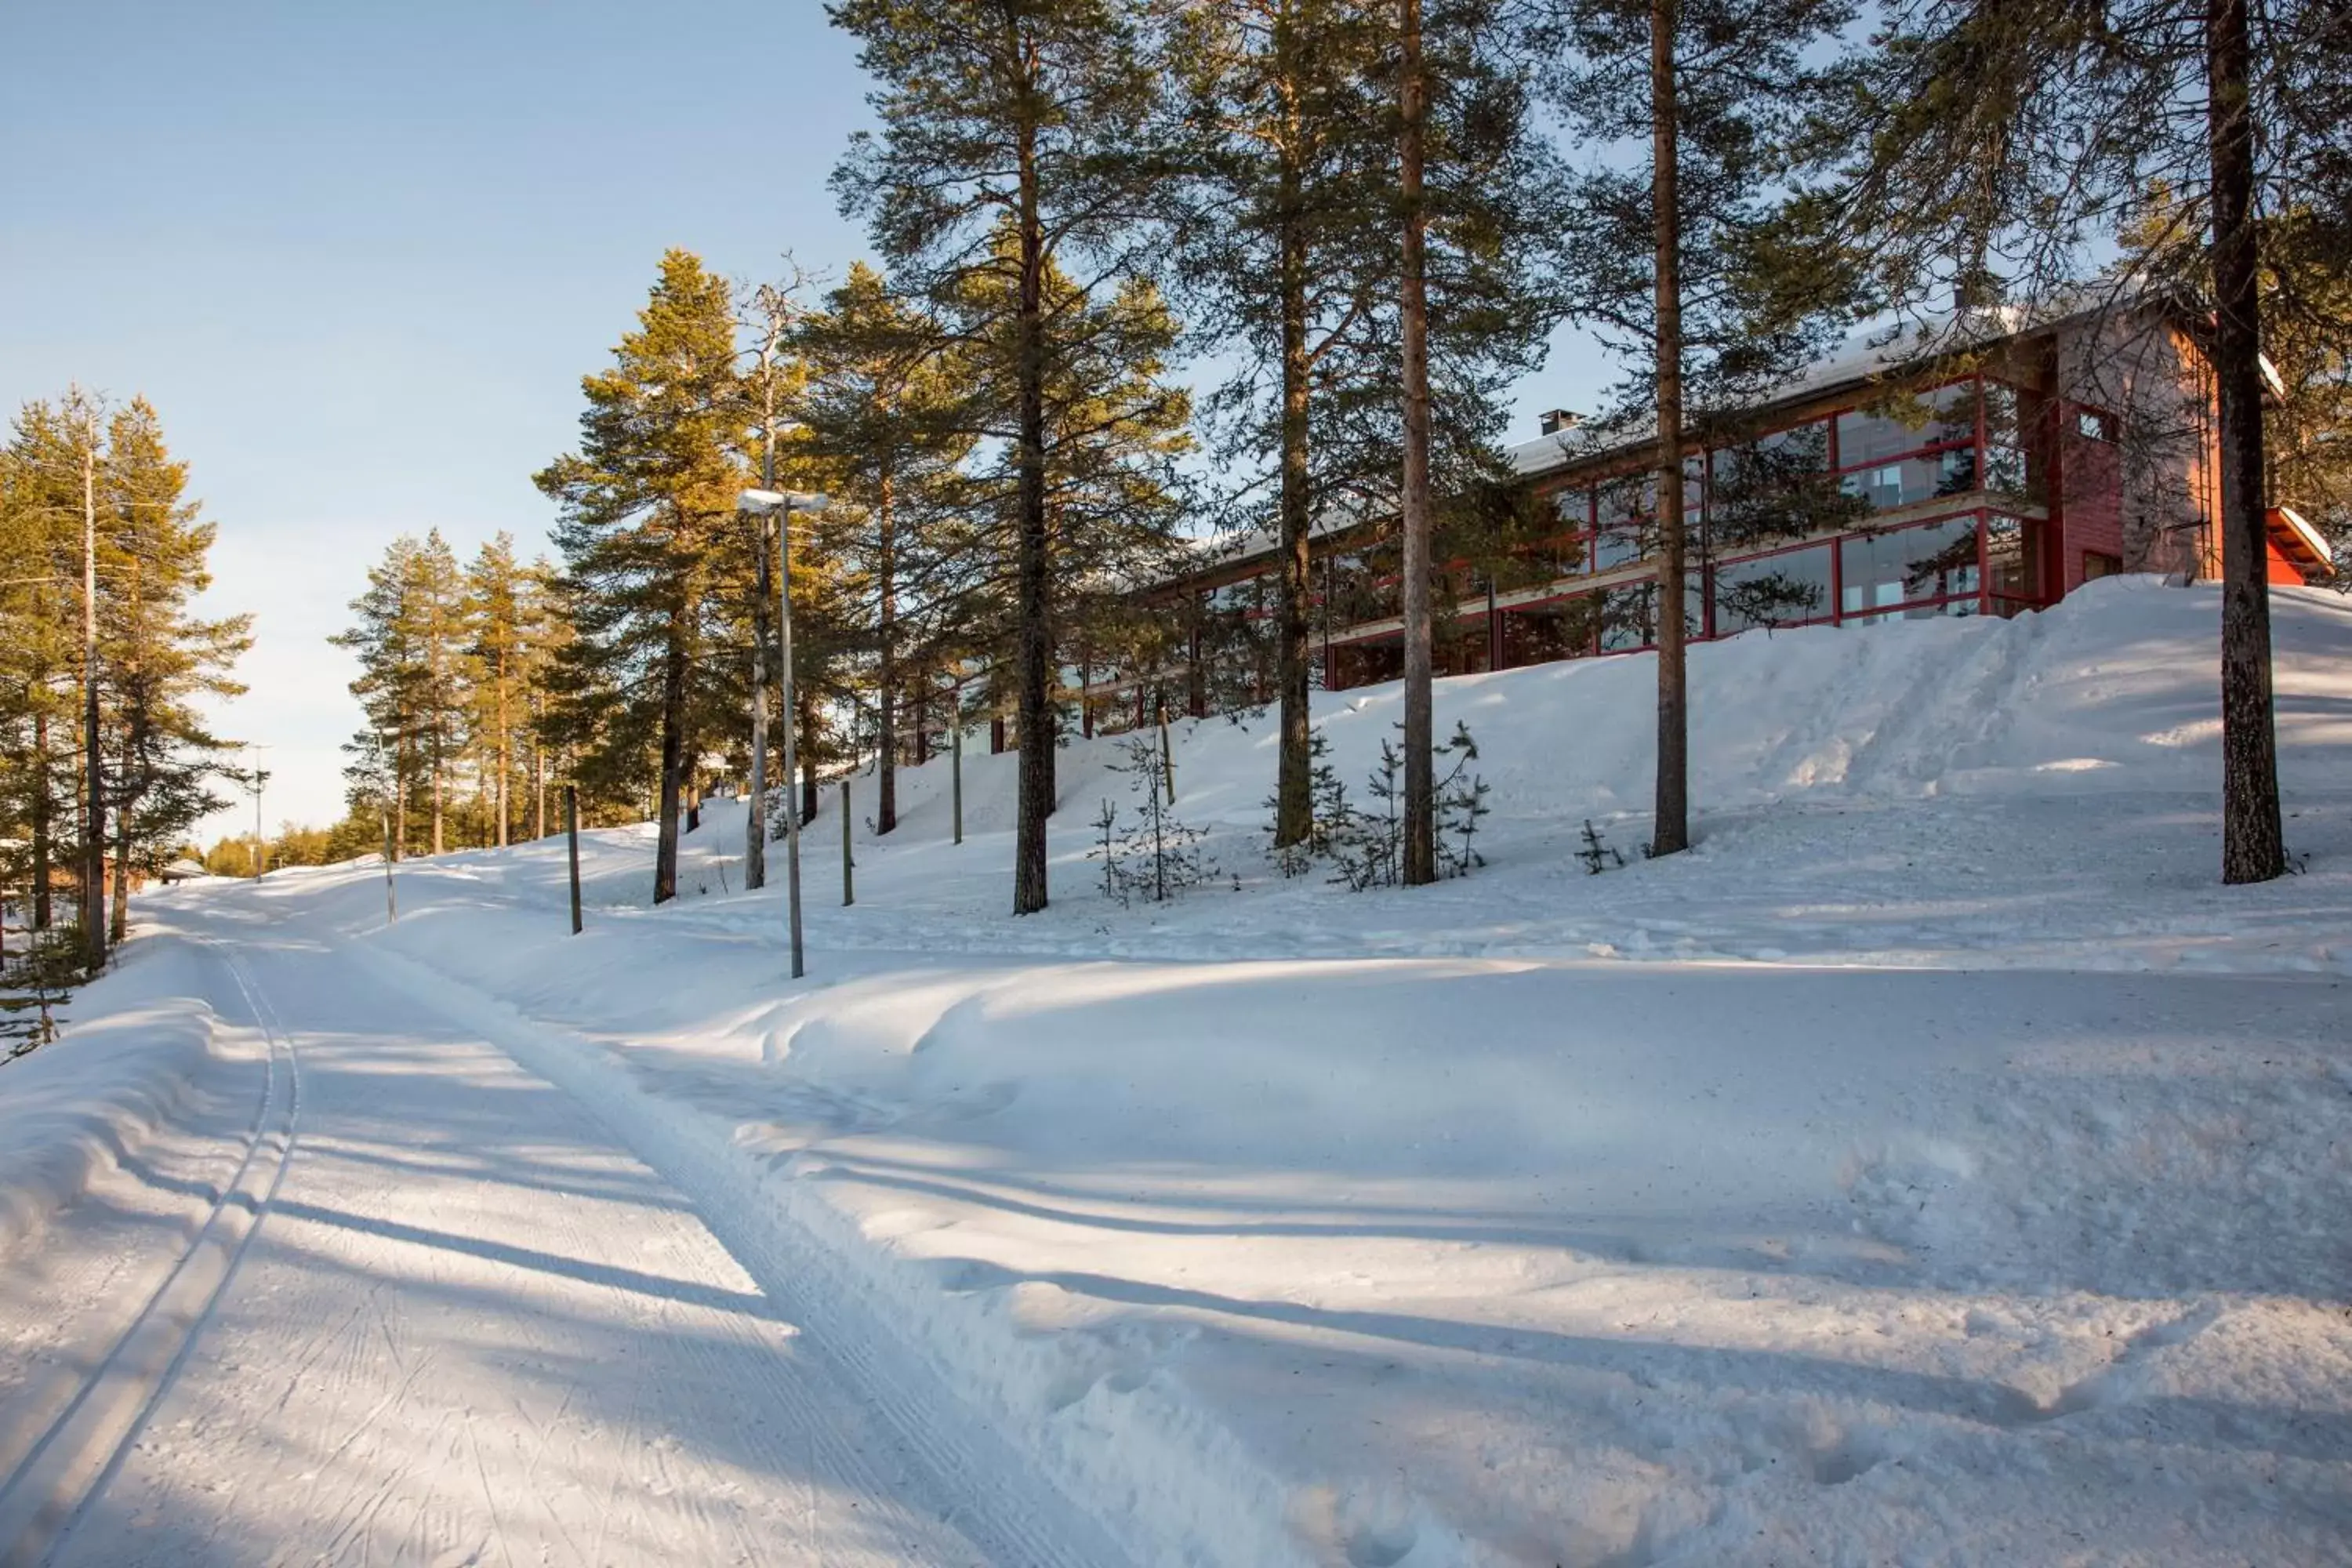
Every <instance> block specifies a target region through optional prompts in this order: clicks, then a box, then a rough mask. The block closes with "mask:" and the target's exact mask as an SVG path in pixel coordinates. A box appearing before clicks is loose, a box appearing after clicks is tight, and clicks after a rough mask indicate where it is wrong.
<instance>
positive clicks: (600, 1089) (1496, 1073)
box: [375, 874, 2352, 1565]
mask: <svg viewBox="0 0 2352 1568" xmlns="http://www.w3.org/2000/svg"><path fill="white" fill-rule="evenodd" d="M467 887H468V884H467V880H465V879H459V880H457V881H455V882H453V883H452V884H450V885H449V888H448V889H447V890H448V893H449V900H448V901H447V902H446V903H445V902H444V900H443V899H442V898H441V897H440V896H438V892H437V890H436V887H435V884H434V883H433V882H432V881H431V880H430V879H427V878H426V877H425V876H424V875H422V874H420V876H419V878H418V882H417V889H418V890H417V894H416V898H415V906H416V909H417V911H418V912H417V913H416V914H415V916H414V917H404V920H403V921H402V923H401V925H400V927H399V928H397V929H396V930H394V931H390V932H384V933H381V934H380V935H379V936H378V937H377V938H376V939H375V944H380V945H383V946H387V947H390V948H393V949H396V950H397V951H398V952H402V953H404V954H405V955H407V957H408V958H409V959H410V960H412V961H421V962H423V963H427V964H429V965H431V967H432V968H433V970H435V971H436V972H437V973H441V974H444V975H454V976H457V977H458V978H460V979H462V980H463V981H465V982H466V983H467V984H469V985H472V986H475V987H478V988H479V989H480V990H481V991H482V992H483V993H485V994H491V995H495V996H497V997H499V998H500V1001H499V1004H498V1005H497V1014H496V1016H492V1015H489V1014H487V1013H480V1012H473V1013H469V1014H468V1015H467V1016H474V1017H477V1018H478V1019H480V1021H481V1022H482V1024H483V1026H484V1027H485V1028H486V1031H488V1035H489V1037H491V1038H496V1039H499V1040H501V1041H502V1042H507V1043H510V1044H513V1045H514V1046H515V1047H517V1049H518V1051H519V1054H521V1055H522V1056H523V1058H524V1059H525V1060H526V1061H527V1062H530V1063H531V1064H532V1065H534V1066H536V1067H539V1068H540V1069H541V1070H542V1071H548V1072H551V1074H554V1075H557V1076H558V1077H559V1080H560V1081H567V1082H580V1083H583V1085H584V1089H583V1091H584V1092H587V1093H589V1094H590V1095H591V1096H592V1097H593V1102H594V1103H596V1104H598V1105H599V1107H600V1109H602V1110H604V1111H605V1113H606V1114H607V1115H608V1116H610V1117H611V1118H612V1119H613V1120H614V1123H615V1125H618V1126H623V1127H632V1126H634V1127H635V1128H637V1129H639V1130H640V1131H639V1132H638V1133H637V1134H635V1135H637V1136H641V1137H649V1138H651V1139H652V1140H654V1143H655V1146H656V1148H658V1149H660V1150H662V1151H664V1152H666V1153H667V1157H669V1158H677V1157H680V1156H681V1152H693V1151H699V1153H698V1154H697V1155H695V1156H694V1157H696V1158H698V1159H700V1160H702V1161H704V1162H705V1163H707V1164H709V1163H714V1162H724V1163H726V1165H727V1170H728V1171H729V1172H730V1174H727V1175H726V1176H725V1177H724V1184H725V1186H726V1190H728V1191H729V1192H730V1193H731V1194H733V1195H732V1196H731V1197H730V1199H729V1204H730V1210H731V1212H732V1214H733V1215H735V1217H736V1223H739V1224H749V1225H756V1223H757V1220H756V1216H757V1215H758V1213H759V1212H760V1211H761V1209H763V1208H764V1209H765V1210H766V1211H768V1212H769V1213H770V1214H772V1215H774V1216H776V1217H777V1219H778V1220H779V1221H780V1222H781V1223H782V1225H783V1226H785V1229H786V1234H787V1235H788V1236H790V1237H797V1238H800V1239H799V1240H797V1241H794V1242H793V1243H791V1244H790V1245H792V1246H793V1247H801V1248H803V1253H794V1254H791V1255H790V1256H791V1257H792V1258H793V1259H794V1261H793V1262H792V1263H791V1264H790V1267H792V1268H797V1269H800V1270H801V1271H803V1273H806V1274H808V1275H809V1276H810V1277H811V1278H812V1279H821V1280H822V1281H823V1286H822V1288H821V1289H818V1290H817V1296H818V1299H819V1300H823V1299H824V1297H825V1296H826V1295H828V1294H837V1293H844V1292H845V1293H847V1295H848V1296H849V1297H850V1299H853V1300H860V1301H863V1302H865V1303H866V1304H867V1305H868V1307H869V1309H870V1310H872V1311H873V1312H874V1313H875V1314H876V1315H877V1316H878V1317H879V1318H880V1319H881V1320H882V1321H885V1322H887V1323H888V1324H890V1325H891V1331H892V1332H893V1333H894V1334H896V1335H898V1336H899V1337H900V1338H901V1339H902V1340H903V1342H905V1343H906V1345H907V1346H908V1347H909V1348H910V1349H911V1350H912V1351H913V1352H915V1353H918V1354H919V1355H922V1356H924V1357H926V1358H927V1359H928V1360H929V1362H930V1363H931V1364H932V1365H933V1366H934V1367H936V1368H937V1369H938V1370H939V1371H940V1373H941V1375H942V1376H944V1377H945V1378H946V1379H947V1380H948V1382H949V1383H950V1385H951V1386H953V1387H954V1388H956V1389H957V1390H958V1391H959V1392H960V1393H961V1394H962V1396H963V1397H964V1398H965V1399H966V1400H968V1401H969V1402H970V1403H971V1405H972V1406H973V1407H974V1408H976V1409H977V1410H978V1411H980V1412H981V1413H982V1415H983V1416H984V1417H985V1418H986V1420H987V1421H988V1422H989V1423H990V1424H991V1425H992V1426H993V1427H994V1428H995V1429H996V1430H997V1431H998V1432H1000V1433H1002V1434H1003V1436H1004V1437H1005V1439H1006V1440H1007V1441H1009V1442H1011V1443H1013V1445H1014V1446H1015V1447H1018V1448H1020V1449H1021V1450H1023V1451H1024V1452H1025V1453H1026V1454H1027V1455H1028V1456H1029V1458H1031V1459H1032V1460H1033V1461H1034V1462H1035V1463H1036V1464H1038V1465H1040V1466H1041V1467H1042V1468H1045V1470H1046V1472H1047V1473H1049V1474H1051V1475H1053V1476H1054V1477H1055V1479H1057V1480H1058V1481H1059V1482H1060V1484H1061V1485H1062V1486H1063V1487H1064V1489H1066V1490H1067V1491H1068V1492H1069V1493H1070V1495H1072V1496H1073V1497H1076V1498H1079V1499H1082V1500H1087V1501H1088V1502H1090V1503H1091V1505H1092V1506H1093V1507H1095V1508H1096V1509H1097V1510H1098V1511H1099V1512H1100V1513H1101V1514H1102V1516H1103V1517H1104V1518H1105V1520H1106V1521H1107V1522H1108V1523H1109V1524H1110V1525H1111V1527H1112V1528H1113V1529H1114V1530H1115V1531H1116V1532H1117V1533H1118V1535H1119V1537H1120V1538H1121V1539H1122V1540H1123V1541H1125V1542H1129V1545H1130V1548H1131V1550H1132V1551H1133V1552H1134V1554H1135V1556H1136V1557H1137V1558H1138V1559H1139V1560H1140V1561H1147V1562H1195V1563H1251V1564H1260V1563H1284V1562H1301V1563H1367V1562H1382V1563H1403V1564H1408V1565H1427V1564H1433V1563H1487V1562H1547V1563H1551V1562H1558V1563H1595V1564H1597V1563H1632V1562H1654V1563H1691V1564H1696V1563H1765V1562H1773V1561H1788V1560H1791V1559H1792V1558H1793V1559H1795V1560H1804V1559H1805V1558H1806V1557H1807V1556H1808V1554H1818V1555H1819V1556H1820V1557H1821V1559H1822V1560H1825V1561H1835V1560H1851V1561H1855V1562H1877V1561H1890V1560H1895V1559H1896V1558H1898V1557H1900V1556H1901V1555H1902V1554H1903V1553H1904V1552H1914V1551H1916V1550H1927V1560H1933V1561H1943V1562H1951V1563H1986V1564H1990V1563H2009V1562H2016V1561H2031V1560H2035V1559H2036V1558H2037V1556H2038V1554H2039V1553H2040V1551H2041V1546H2040V1544H2039V1543H2042V1542H2048V1541H2050V1540H2053V1539H2060V1538H2063V1536H2064V1535H2065V1534H2067V1533H2068V1532H2070V1531H2084V1532H2087V1533H2088V1534H2090V1535H2092V1536H2093V1537H2095V1538H2096V1539H2098V1540H2100V1541H2102V1542H2104V1543H2105V1544H2106V1545H2107V1546H2108V1547H2109V1548H2110V1549H2112V1550H2113V1551H2115V1552H2119V1553H2121V1554H2122V1555H2123V1556H2124V1557H2126V1558H2131V1557H2133V1556H2134V1555H2135V1554H2137V1555H2138V1556H2140V1557H2142V1558H2146V1559H2148V1560H2162V1561H2167V1562H2200V1561H2216V1562H2219V1561H2234V1560H2238V1559H2237V1557H2236V1556H2232V1553H2236V1554H2238V1556H2243V1555H2246V1554H2251V1555H2252V1556H2253V1557H2254V1558H2256V1559H2259V1560H2268V1561H2318V1560H2323V1559H2325V1558H2326V1557H2327V1556H2328V1555H2329V1552H2330V1549H2329V1548H2327V1547H2326V1544H2325V1543H2326V1542H2329V1541H2331V1540H2336V1539H2337V1532H2338V1531H2340V1525H2341V1521H2342V1520H2343V1519H2344V1518H2345V1517H2346V1516H2347V1510H2352V1424H2348V1423H2352V1330H2347V1328H2346V1326H2345V1325H2344V1323H2343V1321H2342V1320H2341V1317H2340V1313H2338V1312H2337V1311H2336V1309H2335V1308H2334V1307H2332V1306H2330V1305H2329V1303H2331V1302H2336V1301H2340V1300H2343V1299H2346V1298H2347V1297H2352V1262H2347V1258H2352V1255H2348V1254H2347V1252H2346V1251H2345V1249H2344V1248H2343V1247H2342V1246H2341V1242H2340V1223H2339V1216H2340V1215H2341V1213H2342V1212H2343V1210H2344V1207H2345V1205H2347V1203H2352V1167H2347V1164H2346V1163H2345V1161H2344V1159H2343V1151H2344V1150H2345V1149H2347V1147H2352V1043H2347V1039H2346V1037H2345V1035H2344V1031H2343V1029H2342V1020H2343V1018H2344V1017H2345V1016H2346V1015H2347V1007H2348V1006H2352V1003H2347V988H2346V984H2345V983H2343V982H2341V981H2331V980H2297V979H2279V978H2242V977H2227V976H2203V975H2163V976H2147V975H2106V976H2101V975H2089V974H2080V973H2012V974H2005V975H1987V974H1980V973H1958V972H1950V971H1946V972H1941V973H1864V972H1859V971H1853V970H1846V971H1823V970H1819V969H1803V968H1795V967H1787V966H1783V967H1778V968H1770V967H1753V966H1727V965H1681V964H1650V965H1626V964H1619V963H1589V962H1588V963H1533V962H1524V961H1523V962H1500V961H1493V960H1482V961H1441V962H1429V961H1386V962H1370V963H1366V962H1353V963H1304V962H1228V963H1176V964H1171V963H1102V962H1070V963H1021V962H1015V961H1009V960H1004V959H976V960H971V961H962V962H948V963H943V962H940V961H938V960H925V959H921V958H917V957H913V956H909V955H904V954H898V955H890V954H881V953H867V954H862V955H857V956H856V957H848V956H845V955H840V954H833V955H824V957H823V960H822V963H821V969H822V978H821V979H819V980H818V981H815V982H813V983H812V984H808V985H805V986H802V987H792V986H790V985H788V984H785V983H783V982H782V981H780V980H779V979H778V977H777V962H778V956H779V955H778V953H777V952H776V950H775V948H774V946H773V945H772V943H758V942H745V941H743V940H741V939H740V938H738V937H732V936H723V935H714V934H713V933H711V932H709V931H698V930H696V929H695V928H694V926H693V925H692V924H690V923H688V922H685V921H660V920H657V919H656V920H652V921H643V922H624V921H605V922H604V923H603V924H602V925H600V926H595V927H592V929H591V931H590V932H589V933H588V934H587V935H586V936H585V937H583V938H580V939H572V938H570V937H568V936H566V935H563V934H562V933H560V932H559V931H550V930H547V929H545V922H543V921H540V920H539V919H538V918H537V915H536V912H535V911H530V910H524V911H520V912H517V913H513V914H509V915H505V916H498V915H494V914H492V913H490V912H489V911H487V910H484V909H482V908H481V907H480V906H479V905H478V904H477V903H474V902H473V901H472V900H471V899H470V897H469V895H468V893H467ZM1333 896H1334V897H1338V895H1333ZM1342 907H1343V908H1346V907H1348V906H1346V905H1343V906H1342ZM416 988H417V989H419V990H423V989H425V986H424V985H423V984H421V983H420V984H417V985H416ZM452 994H454V993H452ZM469 1006H470V1005H469ZM500 1020H504V1022H501V1021H500ZM526 1020H538V1021H539V1022H537V1023H535V1024H534V1023H528V1022H526ZM518 1029H520V1031H521V1032H520V1034H517V1033H516V1031H517V1030H518ZM574 1063H576V1064H578V1065H577V1066H574V1065H572V1064H574ZM616 1068H617V1069H621V1070H620V1071H615V1070H614V1069H616ZM582 1073H586V1074H589V1075H590V1076H589V1077H588V1078H587V1079H580V1078H579V1077H578V1075H580V1074H582ZM624 1075H625V1076H624ZM648 1130H650V1131H648ZM706 1190H707V1189H706ZM812 1240H813V1241H814V1244H815V1247H814V1253H813V1254H806V1252H805V1249H806V1248H808V1247H809V1246H810V1243H811V1241H812ZM733 1244H734V1243H733V1241H732V1239H731V1238H730V1245H733ZM2184 1473H2188V1474H2194V1475H2196V1476H2197V1477H2198V1481H2197V1484H2196V1486H2195V1487H2194V1488H2193V1489H2189V1490H2187V1491H2182V1490H2180V1489H2178V1488H2177V1487H2176V1486H2175V1485H2174V1483H2173V1482H2172V1481H2171V1480H2169V1479H2168V1477H2171V1476H2176V1475H2179V1474H2184ZM1930 1548H1932V1550H1928V1549H1930Z"/></svg>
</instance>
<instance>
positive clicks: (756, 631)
mask: <svg viewBox="0 0 2352 1568" xmlns="http://www.w3.org/2000/svg"><path fill="white" fill-rule="evenodd" d="M775 482H776V462H775V451H774V442H773V433H772V432H771V434H770V437H769V448H768V456H767V458H766V459H765V460H764V461H763V463H762V464H761V484H763V485H765V486H766V487H767V488H769V489H774V488H775ZM751 533H752V546H751V548H752V550H753V551H754V552H756V553H757V555H758V556H759V561H760V564H759V566H758V567H757V568H756V569H755V570H754V571H753V572H752V574H751V584H752V586H751V597H752V600H753V601H754V602H753V604H752V605H751V811H750V813H749V815H748V816H746V817H745V819H744V823H743V886H744V887H745V888H747V889H753V888H764V887H766V886H767V885H768V598H769V595H772V594H773V593H774V592H775V591H776V573H775V563H774V562H773V561H772V559H771V557H770V552H769V547H768V519H767V516H766V514H764V513H754V514H753V515H752V518H751Z"/></svg>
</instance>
